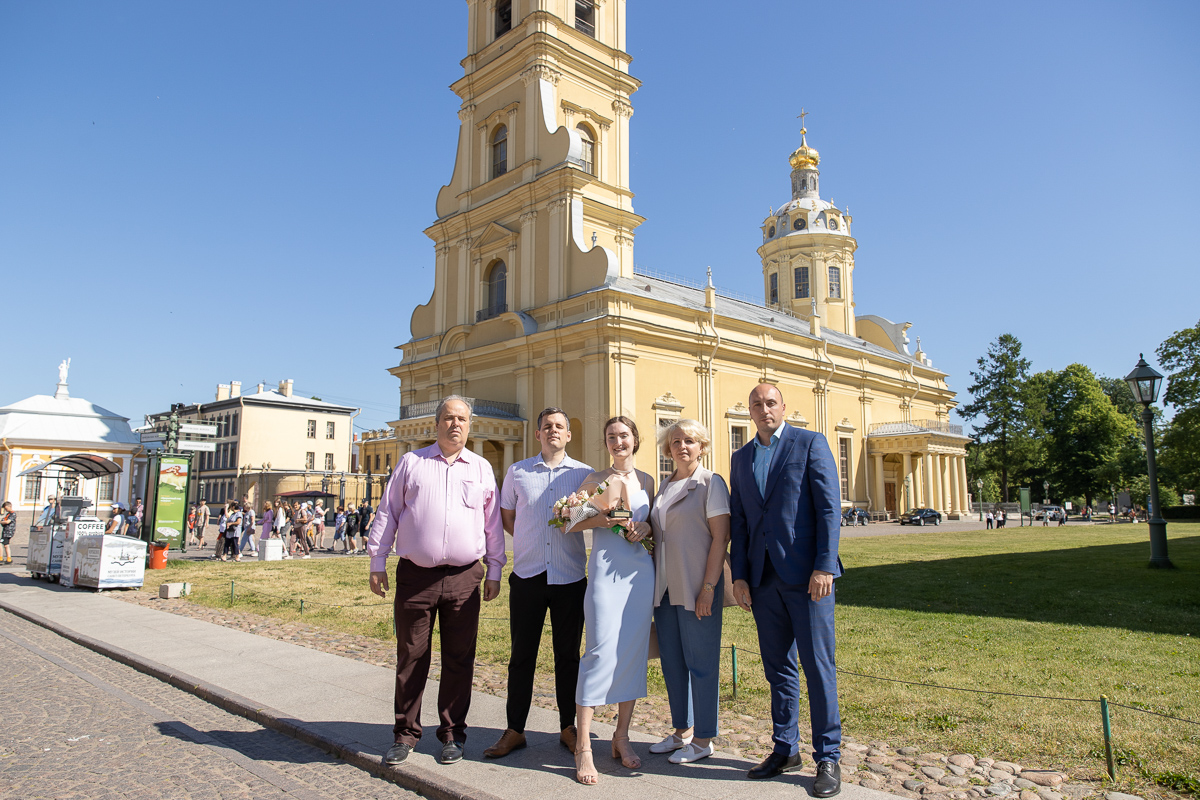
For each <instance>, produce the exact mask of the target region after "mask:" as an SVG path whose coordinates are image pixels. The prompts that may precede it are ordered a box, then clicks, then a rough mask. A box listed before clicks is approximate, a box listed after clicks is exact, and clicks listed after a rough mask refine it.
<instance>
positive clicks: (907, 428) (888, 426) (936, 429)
mask: <svg viewBox="0 0 1200 800" xmlns="http://www.w3.org/2000/svg"><path fill="white" fill-rule="evenodd" d="M930 432H932V433H948V434H950V435H952V436H962V435H963V426H962V425H954V424H951V423H949V422H943V421H941V420H939V419H914V420H913V421H912V422H874V423H872V424H871V427H870V428H868V429H867V433H868V435H876V436H886V435H888V434H895V433H930Z"/></svg>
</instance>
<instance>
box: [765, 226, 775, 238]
mask: <svg viewBox="0 0 1200 800" xmlns="http://www.w3.org/2000/svg"><path fill="white" fill-rule="evenodd" d="M774 235H775V226H774V225H772V226H771V228H770V230H768V231H767V238H768V239H770V238H771V237H772V236H774Z"/></svg>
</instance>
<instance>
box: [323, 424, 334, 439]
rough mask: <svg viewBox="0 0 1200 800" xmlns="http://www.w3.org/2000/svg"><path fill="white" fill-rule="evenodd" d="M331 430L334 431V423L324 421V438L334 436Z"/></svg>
mask: <svg viewBox="0 0 1200 800" xmlns="http://www.w3.org/2000/svg"><path fill="white" fill-rule="evenodd" d="M333 431H334V424H333V423H332V422H326V423H325V438H326V439H332V438H334V435H333Z"/></svg>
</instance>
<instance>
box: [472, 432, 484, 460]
mask: <svg viewBox="0 0 1200 800" xmlns="http://www.w3.org/2000/svg"><path fill="white" fill-rule="evenodd" d="M486 441H487V440H486V439H484V438H483V437H482V436H475V437H472V439H471V446H472V447H471V449H473V450H474V451H475V455H477V456H479V457H481V458H482V457H483V443H484V442H486Z"/></svg>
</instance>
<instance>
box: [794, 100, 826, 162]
mask: <svg viewBox="0 0 1200 800" xmlns="http://www.w3.org/2000/svg"><path fill="white" fill-rule="evenodd" d="M807 116H808V112H807V111H805V110H804V109H803V108H802V109H800V114H799V116H797V117H796V119H798V120H800V147H799V148H798V149H797V150H796V152H794V153H792V155H791V157H790V158H789V159H788V161H790V162H791V164H792V169H816V167H817V165H818V164H820V163H821V154H820V153H818V152H817V151H816V149H815V148H812V147H809V146H808V139H807V137H806V136H805V134H807V133H808V128H806V127H804V118H805V117H807Z"/></svg>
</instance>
